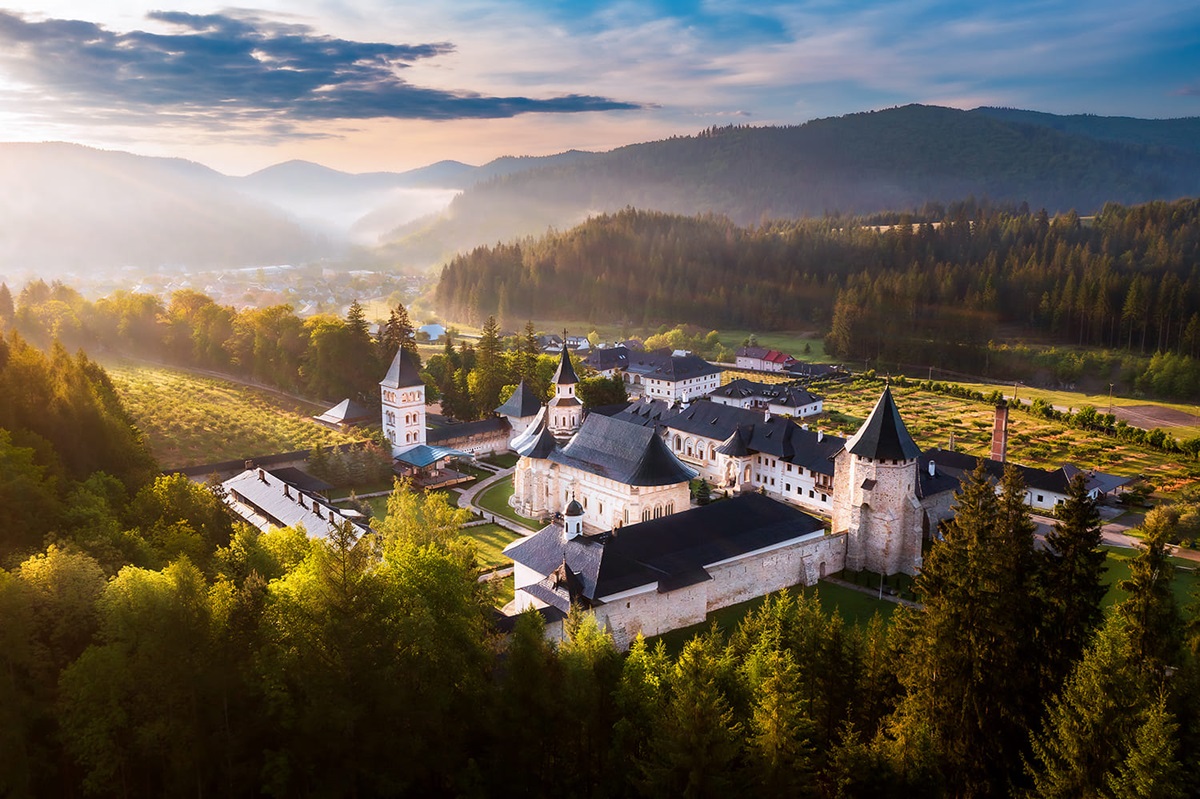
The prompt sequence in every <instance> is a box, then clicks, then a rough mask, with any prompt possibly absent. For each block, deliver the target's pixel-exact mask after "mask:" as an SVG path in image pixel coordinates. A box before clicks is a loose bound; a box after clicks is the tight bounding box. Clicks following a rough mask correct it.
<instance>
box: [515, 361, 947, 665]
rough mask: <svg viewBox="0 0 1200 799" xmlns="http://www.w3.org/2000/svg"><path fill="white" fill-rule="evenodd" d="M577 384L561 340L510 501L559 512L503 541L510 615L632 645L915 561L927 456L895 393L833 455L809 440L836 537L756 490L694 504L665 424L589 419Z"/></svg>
mask: <svg viewBox="0 0 1200 799" xmlns="http://www.w3.org/2000/svg"><path fill="white" fill-rule="evenodd" d="M577 383H578V378H577V377H576V374H575V371H574V369H573V368H572V366H571V362H570V358H569V357H568V354H567V352H566V350H565V349H564V351H563V353H562V355H561V358H560V362H559V365H558V370H557V371H556V373H555V375H554V397H553V399H551V400H550V401H549V402H548V403H547V404H546V405H545V406H544V407H543V408H542V409H541V410H540V412H539V413H538V414H537V416H536V417H535V418H534V419H533V420H532V422H531V423H529V424H528V425H527V426H526V427H525V428H524V430H523V432H521V433H520V434H518V435H516V436H514V437H513V439H512V441H511V447H512V449H513V450H515V451H516V452H517V453H518V454H519V455H520V456H521V457H520V460H519V462H518V464H517V466H516V469H515V471H514V475H513V497H512V500H511V503H512V506H513V508H514V509H515V510H517V511H518V512H519V513H521V514H522V515H525V516H531V517H533V518H548V519H552V520H553V521H552V522H551V523H550V524H548V525H547V526H546V527H545V528H543V529H542V530H540V531H539V532H537V533H534V534H533V535H530V536H528V537H525V538H522V539H519V540H517V541H514V542H513V543H511V544H509V545H508V547H506V548H505V553H506V554H507V555H508V556H509V557H511V558H512V559H513V562H514V576H515V601H514V608H515V609H516V610H517V611H521V610H525V609H527V608H536V609H538V611H539V612H540V613H542V615H543V617H544V618H545V619H546V622H547V635H551V636H555V637H559V636H561V635H562V634H563V633H562V622H563V620H564V619H565V618H566V614H567V612H568V611H569V610H570V607H571V605H572V604H576V605H579V606H581V607H583V608H585V609H587V610H589V611H590V612H592V613H594V614H595V616H596V619H597V621H598V622H599V623H600V625H601V626H602V627H603V628H604V629H607V630H608V631H609V632H611V633H612V635H613V637H614V640H615V641H616V643H617V645H618V646H620V647H626V646H628V645H629V643H630V642H631V641H632V640H633V638H634V637H635V636H636V635H637V634H638V633H643V634H645V635H657V634H660V633H663V632H666V631H668V630H672V629H677V628H679V627H685V626H688V625H691V624H696V623H699V622H702V621H703V620H704V619H705V617H706V616H707V614H708V613H710V612H711V611H714V610H717V609H718V608H722V607H726V606H729V605H733V604H736V603H739V602H744V601H746V600H748V599H752V598H754V597H757V596H762V595H763V594H766V593H769V592H772V591H777V590H780V589H783V588H787V587H790V586H794V585H810V584H812V583H815V582H816V581H817V580H818V579H820V578H821V577H824V576H825V575H826V574H833V573H835V572H838V571H841V570H842V569H844V568H847V567H849V568H854V569H863V568H866V569H871V570H873V571H880V572H883V573H886V574H895V573H899V572H903V573H907V574H915V573H916V571H917V570H918V569H919V568H920V565H921V541H922V535H923V531H924V529H925V528H926V527H927V524H928V522H927V519H926V518H925V516H924V514H923V509H922V505H921V502H920V500H919V498H918V479H917V464H918V457H919V456H920V449H919V448H918V447H917V445H916V443H915V442H914V441H913V439H912V436H911V435H909V433H908V430H907V429H906V428H905V426H904V422H903V420H902V419H901V418H900V413H899V411H898V409H897V408H896V405H895V402H894V400H893V399H892V394H891V391H890V389H887V388H885V389H884V391H883V394H882V395H881V396H880V398H879V401H878V402H877V403H876V405H875V408H874V410H872V412H871V414H870V416H869V417H868V418H867V420H866V422H864V424H863V426H862V428H860V429H859V431H858V433H857V434H856V435H855V436H854V437H852V438H851V439H849V440H847V441H845V442H844V445H842V443H843V442H842V441H841V440H840V439H836V444H837V445H838V446H837V450H836V452H835V453H830V450H829V445H830V444H833V443H834V442H833V441H830V440H829V439H828V438H825V439H822V438H820V437H818V436H817V435H816V434H813V435H811V436H809V438H804V439H803V441H805V442H807V441H809V440H810V439H811V442H812V446H813V447H820V451H821V452H822V453H823V455H824V457H825V458H830V457H832V459H833V464H832V466H833V468H832V469H830V470H829V471H832V472H833V481H832V488H831V490H832V498H831V499H832V511H833V513H832V517H833V529H832V531H831V532H827V531H826V529H825V523H823V522H822V521H820V520H819V519H817V518H816V517H814V516H811V515H809V514H808V513H806V512H804V511H803V510H801V509H799V508H797V507H794V506H793V504H791V503H788V502H783V501H778V500H776V499H772V498H770V497H768V496H766V495H765V494H764V493H763V492H761V491H760V490H758V487H757V486H756V485H754V484H753V483H748V484H745V485H742V486H740V487H739V489H738V493H737V494H736V495H735V496H733V497H732V498H730V499H725V500H721V501H718V502H714V503H712V504H709V505H705V506H702V507H696V508H691V509H689V501H690V500H689V497H690V494H689V482H690V481H691V480H692V479H693V478H694V477H696V476H697V475H698V474H699V473H700V470H699V469H697V468H693V467H692V466H690V465H689V464H688V463H687V462H685V461H684V460H681V459H680V457H679V456H678V455H677V454H676V452H675V451H674V450H673V449H672V447H671V446H669V445H668V443H667V442H666V441H665V440H664V435H667V434H668V433H667V431H666V430H665V429H662V430H660V429H659V427H661V426H660V425H656V424H654V423H647V422H646V421H645V420H644V419H638V418H637V417H636V416H629V415H627V414H622V413H617V414H615V415H613V416H606V415H603V414H601V413H591V414H588V415H587V416H584V415H583V413H582V406H581V405H580V403H579V400H578V399H577V398H576V397H575V387H576V384H577ZM631 407H633V406H631ZM783 423H784V420H782V419H780V420H779V424H781V425H782V424H783ZM787 424H791V423H790V422H787ZM796 429H797V431H799V430H800V428H799V427H797V428H796ZM734 435H738V433H737V432H736V431H735V433H734ZM829 438H832V437H829ZM796 439H797V444H798V445H799V444H800V443H801V439H802V437H801V436H796ZM725 450H726V452H727V453H728V454H725V453H722V452H720V451H715V452H714V457H715V458H717V459H718V462H717V463H714V464H713V468H714V470H715V471H716V472H718V473H725V471H726V468H725V465H724V464H723V463H721V462H719V461H720V459H730V460H731V462H734V463H737V464H738V466H739V469H738V473H739V474H740V468H741V464H742V463H744V461H745V458H746V453H745V452H744V451H743V448H738V447H728V448H725ZM747 474H748V473H747Z"/></svg>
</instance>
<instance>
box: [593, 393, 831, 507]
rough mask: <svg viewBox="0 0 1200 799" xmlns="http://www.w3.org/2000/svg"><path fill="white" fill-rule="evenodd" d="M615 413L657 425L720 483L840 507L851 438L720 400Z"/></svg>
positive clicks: (683, 455) (687, 459) (673, 446)
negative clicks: (840, 477) (841, 456)
mask: <svg viewBox="0 0 1200 799" xmlns="http://www.w3.org/2000/svg"><path fill="white" fill-rule="evenodd" d="M615 418H617V419H621V420H624V421H630V422H634V423H635V424H641V425H646V426H649V427H654V428H656V429H657V430H658V431H659V433H660V434H661V435H662V436H663V438H664V440H665V442H666V444H667V446H668V448H669V449H670V450H671V451H672V452H674V453H675V455H676V456H677V457H678V458H679V459H680V460H681V461H683V462H684V463H685V464H687V465H688V466H691V467H692V468H693V469H695V470H696V471H697V472H699V474H700V476H701V477H703V478H704V479H705V480H707V481H708V482H709V484H710V485H713V486H715V487H717V488H725V489H729V490H730V491H732V492H734V493H748V492H758V491H762V492H763V493H765V494H767V495H768V496H771V497H774V498H776V499H778V500H781V501H783V502H787V503H789V504H792V505H796V506H799V507H801V508H804V509H805V510H808V511H812V512H814V513H818V514H821V515H823V516H828V515H829V514H830V513H831V512H832V510H833V472H834V464H833V460H832V458H833V456H834V455H835V454H837V452H838V450H840V449H841V448H842V445H843V443H844V439H842V438H839V437H838V436H833V435H826V434H825V433H823V432H822V431H820V430H815V431H814V430H808V429H806V428H804V427H802V426H800V425H798V424H796V423H795V422H794V421H792V420H790V419H788V418H786V417H783V416H776V415H774V414H772V413H770V412H769V411H752V410H749V409H746V408H738V407H734V406H729V405H720V404H717V403H715V402H706V401H699V402H693V403H692V404H691V405H689V406H688V407H686V408H683V409H673V408H670V407H668V406H667V405H666V404H665V403H663V402H651V401H646V400H641V401H638V402H634V403H631V404H630V405H629V407H627V408H626V409H625V410H624V411H621V412H620V413H618V414H616V416H615Z"/></svg>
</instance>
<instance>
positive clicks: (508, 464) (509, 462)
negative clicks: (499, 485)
mask: <svg viewBox="0 0 1200 799" xmlns="http://www.w3.org/2000/svg"><path fill="white" fill-rule="evenodd" d="M520 459H521V457H520V456H519V455H517V454H516V453H515V452H501V453H500V454H499V455H490V456H488V457H486V458H484V459H483V460H484V463H490V464H492V465H493V466H499V467H500V468H501V469H511V468H512V467H514V466H516V465H517V461H519V460H520Z"/></svg>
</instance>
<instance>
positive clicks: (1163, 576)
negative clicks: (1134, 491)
mask: <svg viewBox="0 0 1200 799" xmlns="http://www.w3.org/2000/svg"><path fill="white" fill-rule="evenodd" d="M1146 532H1147V533H1148V536H1147V538H1145V539H1144V542H1145V548H1144V549H1143V550H1142V551H1141V552H1139V553H1138V555H1137V557H1136V558H1134V559H1133V560H1132V561H1130V562H1129V579H1127V580H1122V581H1121V582H1120V583H1118V588H1120V589H1121V590H1122V591H1126V592H1128V594H1129V597H1128V598H1127V599H1126V600H1125V601H1124V602H1122V603H1121V604H1119V605H1118V606H1117V612H1118V613H1119V614H1121V616H1122V617H1123V618H1124V619H1125V620H1126V621H1128V622H1129V637H1130V640H1131V641H1132V643H1133V649H1134V652H1135V653H1136V656H1137V658H1138V662H1139V664H1140V665H1141V667H1142V669H1143V670H1144V671H1145V672H1146V673H1147V674H1149V675H1153V676H1156V677H1161V676H1162V675H1163V674H1165V673H1166V669H1167V668H1168V667H1171V666H1175V665H1176V664H1177V660H1178V657H1179V654H1180V649H1181V647H1182V644H1183V620H1182V618H1181V617H1180V614H1179V607H1178V606H1177V605H1176V603H1175V594H1174V593H1173V592H1172V590H1171V579H1172V577H1173V576H1174V574H1175V567H1174V566H1173V565H1171V561H1170V559H1169V558H1168V557H1167V546H1166V544H1167V542H1166V536H1165V530H1163V529H1161V528H1156V529H1151V530H1147V531H1146Z"/></svg>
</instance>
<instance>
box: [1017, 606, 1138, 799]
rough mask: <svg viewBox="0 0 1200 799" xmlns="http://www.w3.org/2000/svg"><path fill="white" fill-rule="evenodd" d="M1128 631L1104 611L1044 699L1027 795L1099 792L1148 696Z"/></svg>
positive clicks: (1057, 798) (1060, 797)
mask: <svg viewBox="0 0 1200 799" xmlns="http://www.w3.org/2000/svg"><path fill="white" fill-rule="evenodd" d="M1129 633H1130V630H1129V624H1128V622H1126V620H1125V618H1124V617H1122V616H1121V615H1120V614H1117V613H1112V614H1109V617H1108V619H1107V620H1106V622H1105V624H1104V626H1103V627H1102V628H1100V631H1099V632H1098V633H1097V634H1096V636H1095V638H1094V639H1093V640H1092V642H1091V643H1090V644H1089V645H1088V648H1087V650H1086V652H1085V653H1084V656H1083V658H1082V659H1081V660H1080V661H1079V663H1078V664H1076V666H1075V669H1074V671H1073V672H1072V673H1071V676H1070V677H1069V678H1068V680H1067V682H1066V685H1065V686H1064V687H1063V690H1062V692H1061V693H1060V694H1057V695H1054V696H1052V697H1051V698H1050V699H1049V700H1048V701H1047V702H1046V715H1045V718H1044V720H1043V722H1042V726H1041V731H1040V732H1039V733H1037V734H1036V735H1035V736H1034V737H1033V741H1032V744H1033V749H1032V752H1033V757H1032V758H1031V759H1030V763H1029V766H1028V770H1029V773H1030V776H1031V777H1032V778H1033V791H1032V793H1031V797H1039V799H1041V798H1042V797H1044V798H1045V799H1075V798H1076V797H1084V796H1100V795H1102V793H1103V791H1104V788H1105V786H1106V783H1107V781H1108V779H1109V776H1110V775H1111V774H1112V773H1113V769H1114V768H1115V766H1116V765H1117V764H1118V763H1119V762H1120V761H1121V759H1122V756H1123V753H1124V752H1125V751H1127V750H1128V748H1129V746H1130V743H1131V742H1132V739H1133V735H1134V731H1135V730H1136V728H1137V726H1138V718H1139V716H1140V714H1141V711H1142V709H1143V708H1144V707H1146V705H1147V704H1148V697H1149V695H1150V694H1149V686H1147V685H1146V682H1145V681H1144V680H1143V679H1142V677H1141V675H1140V674H1139V672H1138V667H1137V662H1136V661H1137V654H1136V652H1135V651H1134V647H1133V643H1132V641H1131V639H1130V634H1129Z"/></svg>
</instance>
